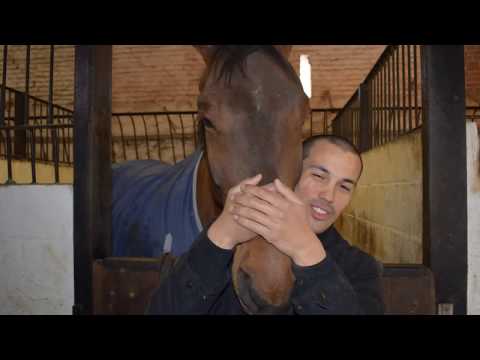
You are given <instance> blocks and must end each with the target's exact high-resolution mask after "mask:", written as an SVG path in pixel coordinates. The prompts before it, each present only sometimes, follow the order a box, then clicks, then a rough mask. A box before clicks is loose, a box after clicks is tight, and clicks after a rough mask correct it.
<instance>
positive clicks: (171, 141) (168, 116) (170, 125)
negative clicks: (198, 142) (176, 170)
mask: <svg viewBox="0 0 480 360" xmlns="http://www.w3.org/2000/svg"><path fill="white" fill-rule="evenodd" d="M167 121H168V128H169V130H170V144H171V145H172V154H173V163H174V164H176V163H177V156H176V155H175V145H174V143H173V130H172V120H171V119H170V115H169V114H167Z"/></svg>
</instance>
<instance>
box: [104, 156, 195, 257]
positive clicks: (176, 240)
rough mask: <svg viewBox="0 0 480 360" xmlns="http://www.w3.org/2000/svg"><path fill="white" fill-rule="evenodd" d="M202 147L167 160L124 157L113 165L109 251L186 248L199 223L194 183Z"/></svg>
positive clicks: (135, 253) (146, 253)
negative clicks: (178, 159) (170, 161)
mask: <svg viewBox="0 0 480 360" xmlns="http://www.w3.org/2000/svg"><path fill="white" fill-rule="evenodd" d="M201 157H202V152H201V151H200V150H197V151H196V152H195V153H193V154H192V155H190V156H189V157H187V158H186V159H184V160H183V161H181V162H179V163H177V164H176V165H168V164H165V163H162V162H160V161H156V160H137V161H127V162H124V163H121V164H116V165H114V166H113V168H112V189H113V193H112V240H113V256H130V257H158V256H161V255H162V254H164V253H172V254H173V255H175V256H179V255H181V254H183V253H185V252H186V251H187V250H189V248H190V246H191V245H192V244H193V242H194V241H195V239H196V238H197V236H198V234H199V233H200V232H201V231H202V224H201V222H200V218H199V216H198V209H197V203H196V202H197V199H196V183H197V181H196V180H197V171H198V165H199V163H200V159H201Z"/></svg>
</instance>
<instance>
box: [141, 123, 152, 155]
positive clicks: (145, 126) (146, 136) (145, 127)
mask: <svg viewBox="0 0 480 360" xmlns="http://www.w3.org/2000/svg"><path fill="white" fill-rule="evenodd" d="M142 121H143V128H144V130H145V141H146V144H147V156H148V160H150V145H149V143H148V130H147V124H146V123H145V117H144V116H143V115H142Z"/></svg>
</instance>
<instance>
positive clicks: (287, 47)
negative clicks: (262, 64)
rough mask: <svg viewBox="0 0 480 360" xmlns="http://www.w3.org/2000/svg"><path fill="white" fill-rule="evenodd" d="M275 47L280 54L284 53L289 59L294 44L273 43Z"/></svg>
mask: <svg viewBox="0 0 480 360" xmlns="http://www.w3.org/2000/svg"><path fill="white" fill-rule="evenodd" d="M273 46H274V47H275V49H277V50H278V52H279V53H280V54H282V55H283V56H284V57H285V59H287V60H288V57H289V56H290V52H291V51H292V45H273Z"/></svg>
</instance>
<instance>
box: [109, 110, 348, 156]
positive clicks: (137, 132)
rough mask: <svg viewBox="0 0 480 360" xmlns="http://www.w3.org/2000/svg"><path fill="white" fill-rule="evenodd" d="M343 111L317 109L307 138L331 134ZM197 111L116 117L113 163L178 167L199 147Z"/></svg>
mask: <svg viewBox="0 0 480 360" xmlns="http://www.w3.org/2000/svg"><path fill="white" fill-rule="evenodd" d="M338 111H339V109H313V110H312V111H311V113H310V116H309V118H308V119H307V121H306V122H305V125H304V129H303V135H304V137H308V136H310V135H314V134H323V133H331V132H332V129H331V126H332V120H333V118H334V117H335V115H336V114H337V113H338ZM196 116H197V112H196V111H160V112H143V113H139V112H138V113H114V114H112V161H113V162H120V161H126V160H142V159H157V160H161V161H164V162H167V163H176V162H178V161H180V160H182V159H184V158H185V157H187V156H188V155H190V154H191V153H192V152H193V151H195V149H196V148H197V146H198V139H197V137H196V135H197V134H196V128H197V118H196Z"/></svg>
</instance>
